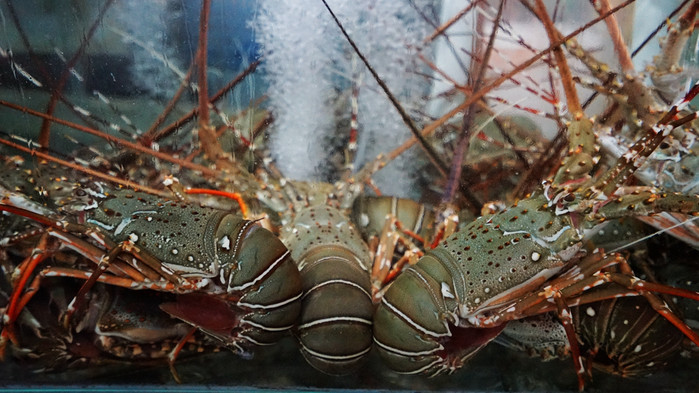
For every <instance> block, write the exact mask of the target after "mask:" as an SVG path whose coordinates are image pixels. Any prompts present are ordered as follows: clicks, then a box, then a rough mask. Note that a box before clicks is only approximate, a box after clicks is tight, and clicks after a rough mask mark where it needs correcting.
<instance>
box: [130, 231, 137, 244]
mask: <svg viewBox="0 0 699 393" xmlns="http://www.w3.org/2000/svg"><path fill="white" fill-rule="evenodd" d="M129 240H130V241H132V242H133V243H136V242H137V241H138V235H137V234H135V233H132V234H130V235H129Z"/></svg>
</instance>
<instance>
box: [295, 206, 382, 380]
mask: <svg viewBox="0 0 699 393" xmlns="http://www.w3.org/2000/svg"><path fill="white" fill-rule="evenodd" d="M282 238H283V239H284V241H285V243H286V244H287V245H288V247H289V249H290V250H291V254H292V256H293V257H294V259H295V260H296V261H297V263H298V265H299V270H300V272H301V278H302V281H303V288H304V297H303V301H302V311H301V322H300V324H299V326H298V329H297V330H296V335H297V337H298V339H299V343H300V345H301V352H302V353H303V355H304V357H305V358H306V360H307V361H308V363H310V364H311V365H312V366H313V367H315V368H316V369H318V370H320V371H322V372H324V373H327V374H333V375H342V374H349V373H351V372H353V371H355V370H356V369H357V368H358V367H359V366H360V365H361V364H362V363H363V361H364V359H365V355H366V354H367V353H368V352H369V351H370V350H371V346H372V315H373V312H374V306H373V304H372V300H371V295H370V293H371V289H370V282H369V270H368V264H369V250H368V248H367V246H366V244H365V243H364V242H363V241H362V239H361V238H360V237H359V234H358V233H357V231H356V229H355V228H354V227H353V226H352V224H351V223H349V222H348V221H347V219H346V216H345V215H344V214H343V213H342V212H340V211H339V210H337V209H334V208H331V207H328V206H319V207H311V208H308V209H305V210H303V211H302V212H300V213H299V214H298V215H297V216H296V217H295V219H294V221H293V222H292V224H291V225H290V226H289V229H286V232H283V233H282Z"/></svg>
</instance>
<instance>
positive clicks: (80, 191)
mask: <svg viewBox="0 0 699 393" xmlns="http://www.w3.org/2000/svg"><path fill="white" fill-rule="evenodd" d="M85 195H87V193H86V192H85V190H83V189H82V188H78V189H76V190H75V196H79V197H84V196H85Z"/></svg>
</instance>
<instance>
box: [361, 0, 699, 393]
mask: <svg viewBox="0 0 699 393" xmlns="http://www.w3.org/2000/svg"><path fill="white" fill-rule="evenodd" d="M530 7H531V8H533V9H534V12H535V13H536V14H537V16H538V17H539V18H540V19H541V20H542V21H543V23H544V26H545V28H546V30H547V33H548V35H549V38H550V41H551V42H552V43H553V42H556V41H558V40H560V37H561V35H560V33H558V32H557V31H555V29H554V28H553V27H552V24H551V22H550V20H549V19H548V16H547V14H546V10H545V8H544V6H543V3H542V2H540V1H537V4H536V7H532V6H530ZM547 21H548V22H547ZM554 55H555V56H556V61H557V63H558V67H559V68H560V70H561V73H562V74H563V73H564V72H569V70H568V68H567V66H566V65H565V59H564V58H563V55H562V51H560V50H557V49H555V47H554ZM570 80H571V79H570V77H568V78H566V77H565V76H564V77H563V83H564V87H565V88H566V95H567V97H568V103H569V109H570V110H571V112H572V114H573V119H572V121H571V122H570V123H569V124H568V125H567V131H568V136H569V153H568V155H567V156H566V158H565V159H564V160H563V162H562V164H561V167H560V169H559V170H558V171H557V172H556V174H555V176H554V177H553V179H552V180H550V181H546V182H544V183H543V185H542V186H540V187H539V188H538V189H537V190H536V191H534V192H533V193H532V194H531V195H530V196H528V197H526V198H525V199H522V200H519V201H517V202H515V203H514V204H512V205H511V206H510V207H508V208H506V209H505V210H503V211H501V212H499V213H497V214H495V215H494V216H491V217H481V218H479V219H476V220H475V221H474V222H472V223H471V224H469V225H467V226H466V227H464V228H462V229H461V230H460V231H459V232H458V233H456V234H455V235H453V236H451V237H449V238H447V239H446V240H445V241H443V242H442V243H441V244H440V245H439V246H438V247H437V248H435V249H433V250H430V251H428V252H427V254H426V255H425V256H424V257H423V258H422V259H421V260H420V261H418V263H417V264H415V265H413V266H410V267H409V268H408V269H406V270H405V271H404V272H403V273H402V274H401V275H400V276H399V277H398V278H397V279H396V280H395V282H394V283H392V284H391V286H390V287H389V288H388V290H387V291H386V293H385V295H384V297H383V298H382V301H381V303H380V304H379V307H378V309H377V311H376V314H375V317H374V338H375V342H376V344H377V345H378V348H379V351H380V353H381V355H382V357H383V358H384V360H385V361H386V362H387V364H388V365H389V367H391V368H393V369H395V370H397V371H400V372H406V373H428V374H439V373H442V372H449V371H453V370H455V369H457V368H460V367H461V366H463V364H464V362H465V361H466V360H467V359H469V358H470V357H471V356H473V355H474V354H475V353H476V352H477V351H478V349H480V348H482V347H483V346H484V345H486V344H487V343H488V342H489V341H491V340H492V339H493V338H494V337H496V336H497V335H498V334H499V333H500V332H501V331H502V329H503V328H504V327H505V325H506V323H507V321H510V320H513V319H519V318H523V317H525V316H527V315H533V314H538V313H540V312H542V311H545V310H553V309H555V310H557V311H558V316H559V318H560V319H561V321H562V323H563V327H564V328H565V332H566V335H567V338H568V341H569V343H570V346H571V351H572V355H573V356H572V357H573V361H574V363H575V369H576V372H577V374H578V380H579V387H580V388H581V389H582V388H583V386H584V375H585V367H584V365H583V362H582V358H581V357H580V351H579V348H578V345H577V340H576V338H575V333H574V330H573V323H572V319H571V313H570V310H569V307H570V306H571V305H575V304H580V303H584V302H587V301H595V300H599V299H598V298H595V297H594V295H590V296H588V290H589V288H592V287H596V286H599V285H602V284H605V283H615V284H618V285H619V286H621V287H622V288H624V289H623V290H621V291H620V292H619V293H617V294H616V295H609V296H623V295H631V294H637V295H643V296H644V297H646V298H647V299H648V301H649V303H650V304H651V305H652V307H653V308H654V309H655V310H656V311H657V312H658V313H659V314H661V315H662V316H664V317H665V318H667V319H668V320H669V321H670V322H672V323H673V324H674V325H675V326H676V327H677V328H678V329H679V330H680V331H682V332H683V333H684V334H685V335H686V336H687V337H689V338H690V339H692V341H694V343H695V344H698V345H699V335H697V334H696V333H695V332H694V331H693V330H692V329H691V328H689V327H688V326H687V325H686V324H685V323H684V322H683V321H682V320H681V319H680V318H678V317H677V316H675V315H674V314H673V313H672V312H671V311H670V310H669V309H668V307H667V306H666V305H665V304H664V303H663V302H662V300H660V299H659V298H658V297H657V296H656V295H655V294H653V292H655V291H660V292H669V293H673V294H675V295H679V296H686V297H689V298H692V299H695V300H699V294H697V293H694V292H691V291H683V290H680V289H672V288H666V287H663V286H659V285H655V284H652V283H648V282H644V281H643V280H640V279H638V278H636V277H635V276H633V274H632V272H631V270H630V268H628V266H627V265H626V264H625V261H624V260H623V259H622V258H620V257H619V256H617V255H614V254H610V255H605V254H604V253H603V252H600V251H594V252H592V253H590V254H589V255H585V254H586V252H585V250H584V249H582V244H583V241H584V239H585V238H586V236H589V234H590V233H593V232H594V231H595V230H597V229H599V227H600V226H601V225H602V224H604V223H605V222H606V221H608V220H613V219H617V218H620V217H626V216H632V215H633V216H638V215H650V214H654V213H659V212H664V211H668V212H675V213H682V214H690V215H697V214H699V197H697V196H696V195H682V194H669V193H665V192H663V191H661V190H659V189H654V188H643V187H637V188H624V185H625V184H626V183H627V182H628V181H629V179H630V177H631V175H632V174H633V173H634V172H635V171H636V170H637V169H638V168H639V167H640V166H641V164H642V163H643V162H644V161H645V158H646V157H647V156H648V155H649V154H650V153H651V152H652V151H653V150H655V148H656V147H657V146H658V145H659V144H660V143H661V141H662V140H663V139H664V138H665V137H666V136H667V135H668V134H669V133H670V132H671V131H672V130H673V129H675V128H676V127H679V126H681V125H682V124H686V123H687V122H689V121H692V120H694V119H695V118H696V114H694V113H692V114H690V115H687V116H684V117H681V118H680V119H676V118H675V117H676V116H677V115H678V114H679V113H680V112H681V111H682V110H683V109H684V108H685V107H686V106H687V104H688V103H689V101H690V100H691V99H692V98H694V96H696V95H697V93H699V85H695V86H694V87H693V88H692V89H690V91H689V92H688V93H687V95H686V96H685V97H684V99H682V100H680V101H679V102H678V103H676V104H675V105H674V106H673V107H672V108H671V109H670V110H669V112H667V113H666V114H665V115H664V116H662V118H661V119H660V120H659V121H658V122H657V124H651V125H648V126H647V127H646V128H645V132H644V133H643V135H642V138H641V139H640V140H638V141H637V142H636V144H634V145H633V146H632V147H631V148H629V150H628V151H627V152H626V153H625V154H623V155H622V157H620V158H619V160H618V162H617V163H616V165H615V166H613V167H612V168H611V169H610V170H608V171H607V172H606V173H604V174H603V175H602V176H601V177H599V179H597V180H590V179H589V176H588V172H590V170H591V169H592V168H593V166H594V164H595V163H596V162H597V161H598V159H597V158H595V154H596V153H595V148H594V146H595V134H594V133H593V128H594V125H593V123H592V121H590V120H589V119H586V118H585V117H584V115H583V113H582V108H581V107H580V104H579V103H578V102H577V98H576V96H575V95H576V93H575V89H574V87H573V86H572V82H570V83H569V84H567V83H566V81H570ZM614 265H619V266H620V267H621V271H622V273H614V272H609V271H607V270H605V269H606V268H607V267H609V266H614Z"/></svg>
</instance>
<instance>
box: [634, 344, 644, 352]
mask: <svg viewBox="0 0 699 393" xmlns="http://www.w3.org/2000/svg"><path fill="white" fill-rule="evenodd" d="M641 349H643V348H642V347H641V345H640V344H639V345H636V348H634V349H633V351H634V352H636V353H639V352H641Z"/></svg>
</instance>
